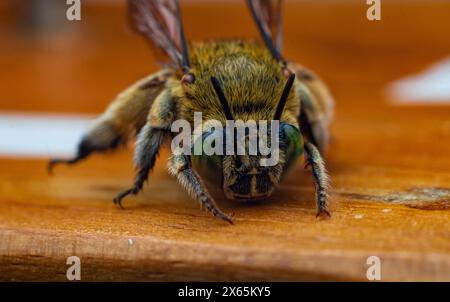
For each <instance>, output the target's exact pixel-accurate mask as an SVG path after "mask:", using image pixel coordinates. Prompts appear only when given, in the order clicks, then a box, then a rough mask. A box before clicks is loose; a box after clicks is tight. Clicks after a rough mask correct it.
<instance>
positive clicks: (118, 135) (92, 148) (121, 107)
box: [48, 70, 170, 173]
mask: <svg viewBox="0 0 450 302" xmlns="http://www.w3.org/2000/svg"><path fill="white" fill-rule="evenodd" d="M169 75H170V74H169V71H168V70H163V71H161V72H159V73H156V74H152V75H149V76H148V77H146V78H144V79H142V80H140V81H138V82H136V83H135V84H133V85H131V86H130V87H129V88H127V89H126V90H124V91H123V92H122V93H120V94H119V95H118V96H117V98H116V99H115V100H114V101H113V102H112V103H111V104H110V105H109V107H108V108H107V109H106V111H105V112H104V113H103V114H102V115H101V116H100V117H99V118H98V119H97V120H96V121H95V122H94V124H93V126H92V127H91V128H90V129H89V130H88V131H87V133H86V134H85V135H84V136H83V138H82V139H81V141H80V143H79V144H78V149H77V154H76V156H75V157H73V158H70V159H60V158H57V159H51V160H50V161H49V163H48V172H49V173H51V172H52V169H53V168H54V166H55V165H57V164H61V163H65V164H75V163H77V162H79V161H81V160H82V159H85V158H86V157H88V156H89V155H90V154H92V153H94V152H104V151H107V150H112V149H115V148H117V147H118V146H120V145H123V144H125V143H126V142H127V141H128V140H129V139H130V138H131V137H133V136H134V134H136V133H138V132H139V131H140V129H141V128H142V127H143V126H144V125H145V122H146V118H147V115H148V112H149V110H150V106H151V103H152V102H153V100H155V98H156V97H157V96H158V95H159V93H160V92H161V91H162V90H163V89H164V87H165V82H166V80H167V78H168V76H169Z"/></svg>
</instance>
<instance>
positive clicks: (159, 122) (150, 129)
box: [114, 89, 175, 208]
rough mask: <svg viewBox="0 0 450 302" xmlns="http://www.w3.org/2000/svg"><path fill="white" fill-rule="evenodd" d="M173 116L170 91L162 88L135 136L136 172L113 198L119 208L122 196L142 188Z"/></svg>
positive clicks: (173, 107) (173, 105)
mask: <svg viewBox="0 0 450 302" xmlns="http://www.w3.org/2000/svg"><path fill="white" fill-rule="evenodd" d="M174 116H175V103H174V101H173V99H172V95H171V92H170V90H168V89H166V90H163V91H162V92H161V93H160V94H159V95H158V97H157V98H156V99H155V102H154V103H153V105H152V107H151V109H150V112H149V113H148V117H147V122H146V124H145V126H144V127H143V128H142V129H141V131H140V132H139V134H138V137H137V142H136V149H135V154H134V162H135V166H136V169H137V173H136V176H135V180H134V185H133V187H131V188H129V189H127V190H125V191H123V192H121V193H119V194H118V195H117V196H116V197H115V198H114V203H115V204H117V205H119V206H120V207H121V208H123V206H122V199H123V198H124V197H126V196H128V195H130V194H133V195H136V194H138V193H139V192H140V191H141V190H142V188H143V186H144V183H145V181H146V180H147V178H148V174H149V173H150V171H151V170H152V169H153V167H154V165H155V162H156V158H157V156H158V153H159V149H160V147H161V144H162V142H163V139H164V137H165V136H166V135H167V134H169V133H170V125H171V123H172V121H173V119H174Z"/></svg>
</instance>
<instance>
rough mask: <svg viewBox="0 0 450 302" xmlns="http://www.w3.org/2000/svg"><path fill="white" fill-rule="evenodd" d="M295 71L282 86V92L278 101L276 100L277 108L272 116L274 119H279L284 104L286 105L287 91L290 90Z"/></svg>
mask: <svg viewBox="0 0 450 302" xmlns="http://www.w3.org/2000/svg"><path fill="white" fill-rule="evenodd" d="M294 79H295V73H292V74H291V75H290V76H289V78H288V80H287V81H286V84H285V85H284V88H283V93H282V94H281V97H280V101H279V102H278V106H277V110H276V111H275V115H274V116H273V119H274V120H280V118H281V115H282V114H283V110H284V106H286V102H287V99H288V96H289V92H290V91H291V88H292V84H294Z"/></svg>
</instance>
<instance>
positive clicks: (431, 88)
mask: <svg viewBox="0 0 450 302" xmlns="http://www.w3.org/2000/svg"><path fill="white" fill-rule="evenodd" d="M386 93H387V95H388V97H389V99H390V100H392V102H393V103H395V104H450V57H449V58H446V59H444V60H442V61H440V62H438V63H436V64H433V65H431V66H430V67H429V68H427V69H426V70H425V71H423V72H422V73H419V74H415V75H411V76H407V77H405V78H403V79H400V80H397V81H395V82H393V83H391V84H389V85H388V86H387V87H386Z"/></svg>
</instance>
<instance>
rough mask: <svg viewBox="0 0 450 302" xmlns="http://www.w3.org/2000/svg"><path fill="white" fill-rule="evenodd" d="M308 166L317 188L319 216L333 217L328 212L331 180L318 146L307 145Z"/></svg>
mask: <svg viewBox="0 0 450 302" xmlns="http://www.w3.org/2000/svg"><path fill="white" fill-rule="evenodd" d="M305 153H306V165H307V166H311V169H312V176H313V181H314V186H315V187H316V203H317V216H319V215H322V214H325V215H327V216H329V217H331V214H330V212H329V211H328V192H327V191H328V188H329V180H328V174H327V170H326V169H325V162H324V160H323V158H322V156H321V155H320V152H319V150H318V149H317V147H316V146H314V145H313V144H311V143H306V144H305Z"/></svg>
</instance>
